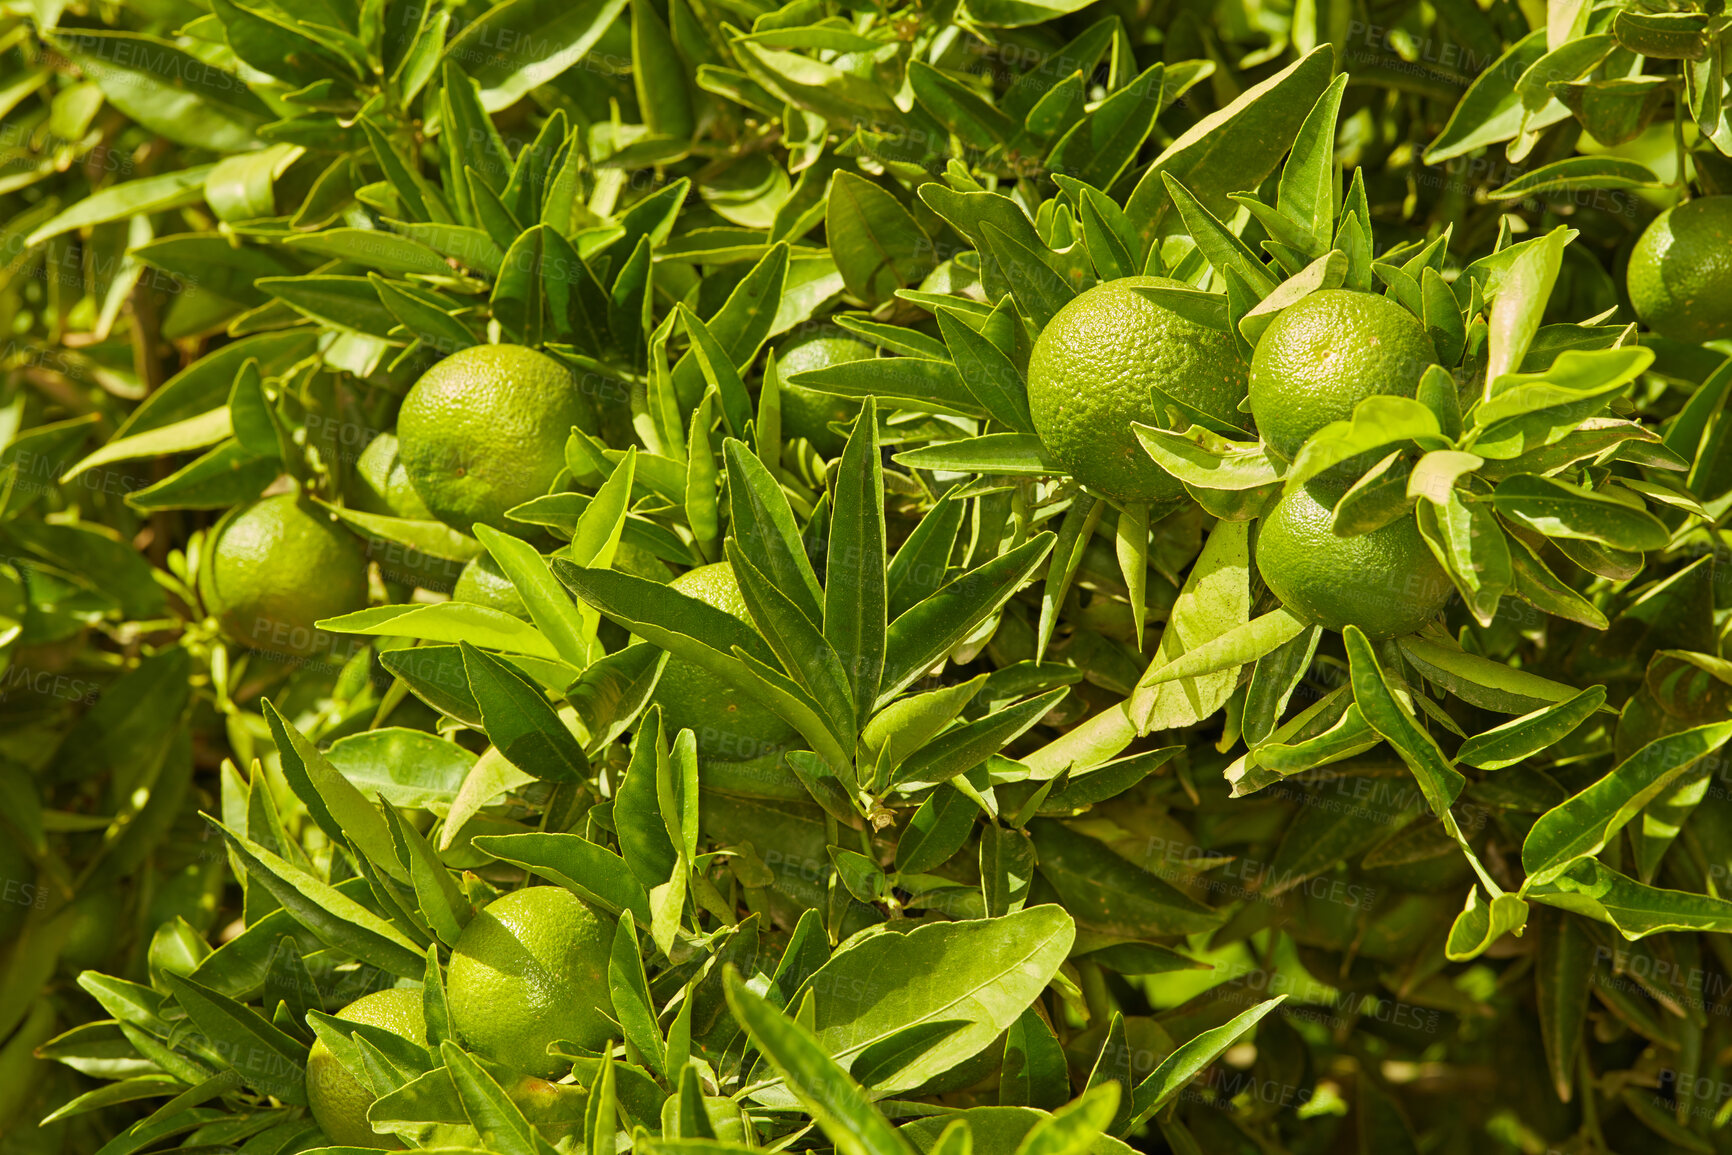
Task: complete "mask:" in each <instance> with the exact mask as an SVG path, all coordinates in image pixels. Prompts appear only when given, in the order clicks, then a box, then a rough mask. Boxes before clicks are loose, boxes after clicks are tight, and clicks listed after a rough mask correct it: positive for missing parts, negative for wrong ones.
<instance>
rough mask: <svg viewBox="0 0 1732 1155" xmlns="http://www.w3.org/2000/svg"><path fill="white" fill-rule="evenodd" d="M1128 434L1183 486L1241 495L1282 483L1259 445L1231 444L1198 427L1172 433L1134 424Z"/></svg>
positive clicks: (1132, 423)
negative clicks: (1133, 435)
mask: <svg viewBox="0 0 1732 1155" xmlns="http://www.w3.org/2000/svg"><path fill="white" fill-rule="evenodd" d="M1131 431H1132V432H1133V433H1135V434H1136V435H1137V440H1138V441H1139V442H1140V443H1141V444H1142V447H1143V452H1145V453H1147V454H1148V455H1149V456H1150V457H1152V458H1154V459H1155V464H1156V465H1159V466H1160V467H1161V468H1162V469H1164V470H1166V471H1167V472H1168V473H1170V474H1172V475H1173V476H1174V477H1176V478H1178V479H1179V480H1180V481H1182V482H1184V483H1185V484H1186V485H1194V486H1197V487H1199V488H1201V489H1220V490H1226V491H1229V492H1243V491H1245V490H1251V489H1258V488H1260V487H1262V486H1265V485H1274V484H1275V483H1276V482H1278V481H1280V480H1281V477H1280V474H1279V473H1277V472H1276V469H1275V462H1274V461H1272V460H1271V459H1270V457H1269V454H1268V452H1267V451H1266V450H1265V449H1264V448H1263V445H1262V443H1261V442H1246V441H1233V440H1231V439H1229V438H1226V437H1222V436H1220V435H1219V434H1216V433H1213V432H1211V431H1209V430H1207V429H1205V428H1203V427H1202V426H1200V425H1192V426H1191V427H1190V428H1189V429H1187V430H1185V431H1184V432H1183V433H1174V432H1171V431H1169V430H1166V429H1158V428H1156V427H1154V426H1152V425H1144V424H1142V423H1140V422H1136V421H1133V422H1131Z"/></svg>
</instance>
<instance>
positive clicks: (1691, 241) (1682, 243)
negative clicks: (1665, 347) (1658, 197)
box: [1625, 196, 1732, 342]
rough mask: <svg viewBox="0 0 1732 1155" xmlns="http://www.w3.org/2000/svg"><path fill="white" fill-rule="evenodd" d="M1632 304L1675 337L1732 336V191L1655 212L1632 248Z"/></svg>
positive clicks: (1646, 320)
mask: <svg viewBox="0 0 1732 1155" xmlns="http://www.w3.org/2000/svg"><path fill="white" fill-rule="evenodd" d="M1625 284H1626V286H1627V287H1628V288H1629V290H1630V304H1632V305H1634V306H1635V307H1636V315H1637V316H1638V317H1640V318H1642V323H1643V324H1645V325H1647V326H1648V328H1650V329H1652V330H1654V332H1656V333H1659V334H1660V335H1661V336H1663V337H1671V338H1672V339H1673V340H1675V341H1692V342H1700V341H1715V340H1719V339H1721V338H1724V337H1732V196H1716V197H1698V198H1696V199H1695V200H1692V201H1686V202H1685V203H1683V204H1681V205H1676V206H1674V207H1672V208H1669V209H1667V210H1666V211H1665V212H1663V213H1661V214H1660V215H1659V216H1657V217H1655V218H1654V223H1653V224H1651V225H1649V226H1648V227H1647V229H1645V230H1644V231H1643V233H1642V235H1641V236H1640V237H1639V238H1637V240H1636V247H1635V248H1634V249H1632V250H1631V251H1630V268H1629V271H1628V273H1627V274H1626V280H1625Z"/></svg>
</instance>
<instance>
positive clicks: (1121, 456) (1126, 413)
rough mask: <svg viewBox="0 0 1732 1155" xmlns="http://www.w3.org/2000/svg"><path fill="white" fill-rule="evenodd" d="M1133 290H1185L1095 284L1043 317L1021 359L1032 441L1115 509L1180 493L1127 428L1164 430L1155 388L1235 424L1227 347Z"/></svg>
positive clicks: (1134, 280)
mask: <svg viewBox="0 0 1732 1155" xmlns="http://www.w3.org/2000/svg"><path fill="white" fill-rule="evenodd" d="M1138 286H1143V287H1155V286H1165V287H1168V288H1184V287H1185V286H1184V285H1182V284H1180V282H1178V281H1174V280H1169V279H1168V278H1166V277H1121V278H1119V279H1118V280H1116V281H1108V282H1106V283H1105V284H1101V285H1096V286H1095V287H1094V288H1092V289H1089V290H1088V291H1087V292H1085V293H1082V294H1080V295H1079V296H1077V297H1076V298H1075V299H1074V300H1072V301H1071V302H1070V303H1069V304H1067V305H1065V306H1064V308H1062V309H1060V310H1059V311H1058V312H1057V313H1055V314H1054V315H1053V318H1052V320H1051V321H1050V322H1048V324H1047V326H1046V328H1045V329H1042V330H1041V334H1040V337H1039V338H1038V339H1036V341H1035V343H1034V351H1033V352H1032V353H1031V354H1030V355H1029V359H1028V406H1029V412H1030V414H1031V415H1032V416H1033V418H1034V428H1035V432H1037V433H1039V434H1040V439H1041V442H1042V443H1043V444H1044V445H1045V446H1046V448H1047V450H1048V451H1049V452H1051V453H1052V455H1053V456H1054V457H1057V458H1058V460H1059V461H1060V462H1061V463H1063V465H1064V467H1065V468H1066V469H1068V470H1069V471H1070V473H1071V475H1072V476H1074V477H1075V478H1076V479H1077V480H1078V481H1080V482H1082V483H1083V484H1084V485H1086V486H1088V487H1089V488H1090V489H1093V490H1096V491H1098V492H1100V493H1102V494H1104V495H1105V496H1107V497H1108V498H1111V499H1112V500H1114V501H1122V502H1134V501H1164V500H1167V499H1169V498H1173V497H1177V496H1179V495H1180V494H1181V493H1183V492H1184V487H1183V486H1181V485H1180V484H1179V482H1178V481H1177V480H1176V479H1175V478H1173V477H1172V476H1171V475H1170V474H1168V473H1167V472H1166V471H1165V470H1163V469H1162V468H1161V467H1160V466H1158V465H1156V464H1155V463H1154V461H1153V459H1151V458H1150V457H1149V455H1148V454H1147V453H1145V452H1144V451H1143V447H1142V443H1141V442H1139V441H1138V440H1137V438H1136V434H1135V433H1133V432H1132V431H1131V422H1133V421H1137V422H1141V423H1142V424H1144V425H1158V426H1161V427H1162V428H1165V427H1167V426H1169V425H1171V424H1173V421H1172V419H1171V418H1170V417H1169V416H1168V410H1169V408H1170V406H1168V405H1166V404H1164V403H1157V401H1156V399H1155V397H1154V396H1153V395H1152V393H1151V390H1152V389H1154V388H1155V387H1159V388H1160V389H1161V391H1162V392H1164V393H1166V394H1167V395H1168V396H1169V397H1171V398H1172V399H1173V400H1176V401H1178V402H1181V403H1183V404H1185V405H1188V406H1191V407H1192V408H1194V409H1196V410H1200V411H1201V412H1202V413H1205V414H1207V415H1208V416H1209V417H1212V418H1214V419H1215V420H1217V421H1221V422H1224V423H1227V424H1230V425H1243V424H1244V423H1245V417H1244V414H1242V413H1240V412H1239V408H1238V407H1239V402H1240V401H1242V400H1244V397H1245V362H1244V360H1243V359H1242V358H1240V356H1239V352H1238V350H1237V349H1236V348H1234V345H1233V338H1232V337H1231V336H1230V335H1229V334H1227V333H1223V332H1220V331H1219V330H1216V329H1211V328H1209V327H1208V326H1207V325H1203V324H1201V323H1199V322H1197V321H1192V320H1190V319H1188V318H1186V317H1182V316H1180V315H1179V314H1178V313H1176V312H1174V311H1173V310H1171V309H1169V308H1167V307H1165V306H1164V305H1157V304H1156V303H1155V302H1153V301H1151V300H1149V299H1148V298H1147V297H1144V296H1143V295H1142V294H1141V293H1138V292H1137V291H1136V289H1137V287H1138ZM1187 424H1188V422H1187Z"/></svg>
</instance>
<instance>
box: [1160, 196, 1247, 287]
mask: <svg viewBox="0 0 1732 1155" xmlns="http://www.w3.org/2000/svg"><path fill="white" fill-rule="evenodd" d="M1161 180H1162V181H1164V182H1165V183H1166V186H1167V196H1168V197H1170V198H1171V199H1172V202H1173V206H1174V207H1175V208H1176V209H1178V211H1179V216H1180V218H1181V219H1182V220H1183V221H1184V222H1185V231H1186V232H1187V233H1189V234H1190V237H1191V239H1192V240H1193V241H1195V242H1196V245H1197V248H1198V249H1200V250H1202V253H1203V255H1204V256H1205V257H1207V258H1208V260H1209V264H1210V266H1211V267H1213V268H1214V270H1215V272H1217V273H1219V274H1221V276H1223V277H1225V276H1226V275H1227V272H1228V270H1232V271H1233V272H1235V273H1238V274H1239V275H1240V276H1241V277H1243V278H1244V279H1245V283H1246V284H1247V285H1249V286H1250V287H1251V288H1252V289H1253V290H1254V291H1255V292H1256V294H1257V296H1258V298H1259V299H1260V298H1262V297H1266V296H1268V295H1269V294H1270V293H1271V292H1273V291H1274V290H1275V277H1274V276H1273V275H1272V274H1271V273H1270V272H1269V270H1268V269H1267V268H1265V267H1264V265H1263V262H1262V261H1261V260H1259V259H1258V257H1257V254H1256V253H1254V252H1252V251H1251V248H1250V246H1248V245H1247V244H1245V242H1244V241H1242V240H1240V239H1239V238H1238V237H1236V236H1234V235H1233V234H1232V233H1231V232H1229V231H1228V230H1227V227H1226V226H1225V225H1223V224H1222V223H1221V222H1220V220H1219V219H1218V218H1217V217H1216V216H1215V214H1214V213H1212V212H1210V211H1209V210H1208V209H1207V208H1205V207H1204V206H1203V204H1202V202H1200V201H1199V200H1198V199H1197V198H1196V197H1195V196H1193V195H1191V192H1190V190H1188V189H1187V188H1185V186H1184V185H1183V184H1181V183H1180V182H1179V181H1178V180H1176V179H1175V178H1174V177H1173V176H1172V174H1171V173H1162V174H1161Z"/></svg>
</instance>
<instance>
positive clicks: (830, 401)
mask: <svg viewBox="0 0 1732 1155" xmlns="http://www.w3.org/2000/svg"><path fill="white" fill-rule="evenodd" d="M877 355H878V350H877V349H875V348H874V347H873V346H871V345H868V344H867V343H866V342H864V341H862V340H860V338H858V337H856V336H854V335H853V334H852V333H849V332H848V331H847V330H846V329H841V328H837V327H836V326H834V325H820V326H817V327H815V328H813V329H812V330H810V331H809V332H807V333H805V334H802V335H801V336H799V337H796V338H794V339H793V340H792V341H789V342H787V343H786V344H784V345H782V346H780V347H778V348H777V349H776V373H777V375H778V377H779V378H780V379H781V383H782V393H781V399H782V439H783V440H784V441H787V440H792V439H793V438H796V437H804V438H805V439H806V440H807V441H810V442H811V443H812V448H813V449H815V450H817V452H818V453H819V455H820V456H823V457H839V456H841V454H842V447H843V446H844V445H846V444H847V442H848V438H847V436H846V435H845V434H841V433H837V432H836V431H835V430H833V429H831V428H830V423H831V422H840V423H842V424H844V425H851V424H853V421H854V418H855V417H856V416H858V414H859V413H860V401H859V399H858V398H854V397H842V396H839V395H837V394H835V393H822V392H820V391H818V390H816V389H808V388H806V387H805V386H803V385H790V384H788V378H790V377H792V376H793V375H794V374H796V373H810V372H811V371H813V370H814V369H828V368H829V367H830V366H832V365H840V364H843V363H844V362H847V361H865V360H868V359H870V358H872V357H876V356H877Z"/></svg>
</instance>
